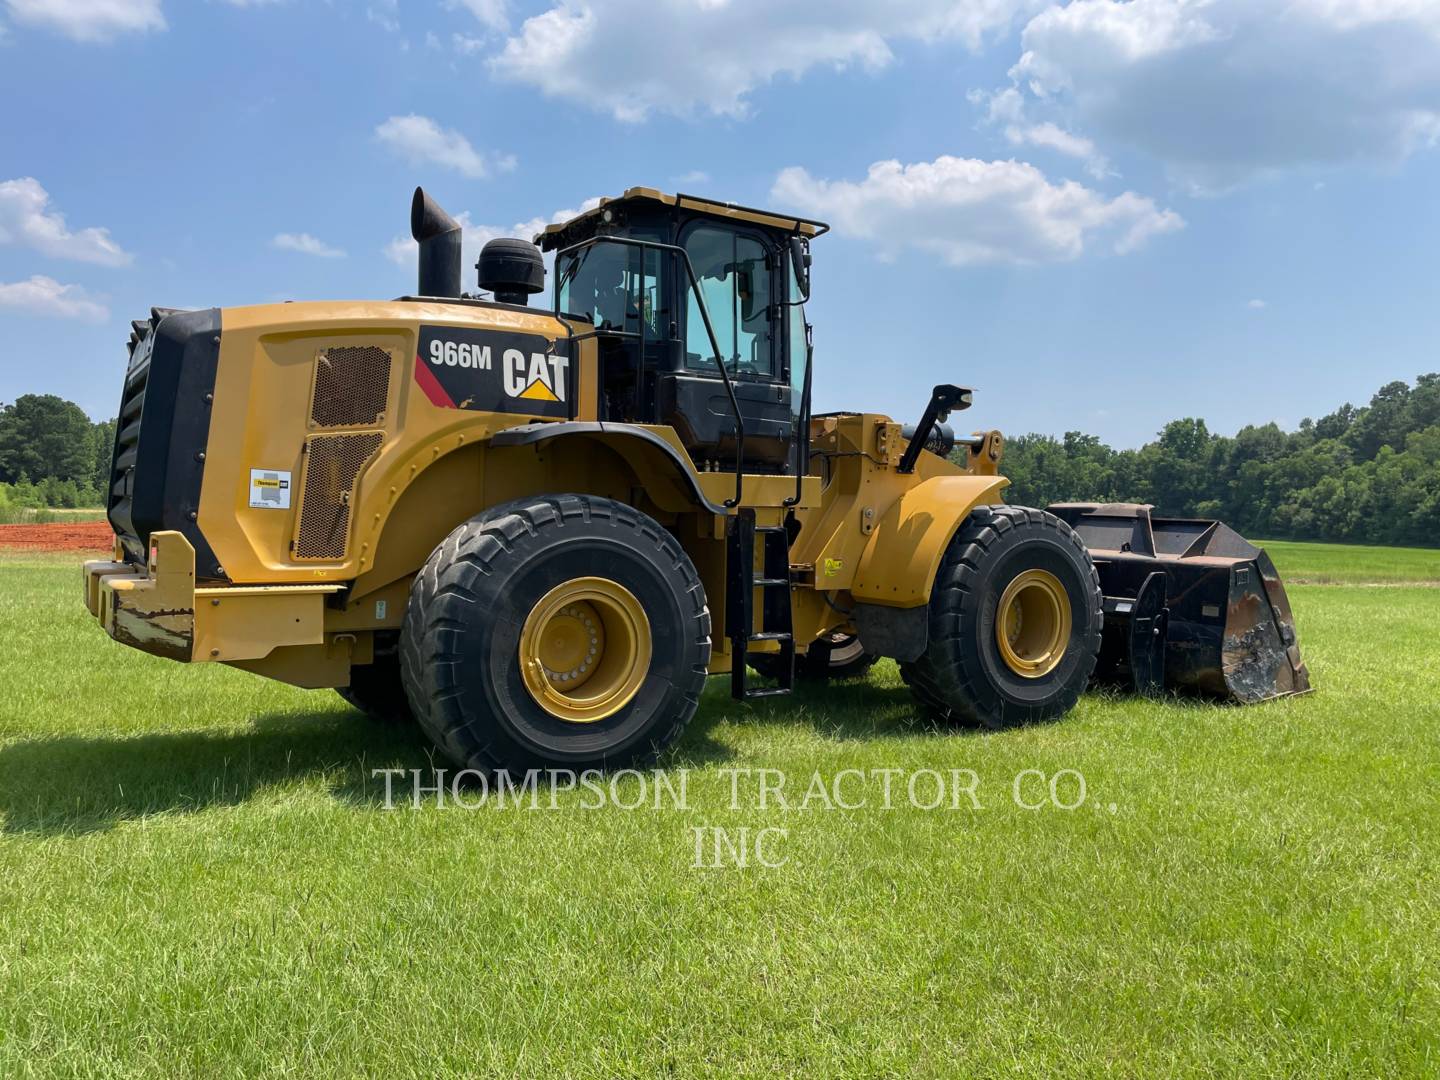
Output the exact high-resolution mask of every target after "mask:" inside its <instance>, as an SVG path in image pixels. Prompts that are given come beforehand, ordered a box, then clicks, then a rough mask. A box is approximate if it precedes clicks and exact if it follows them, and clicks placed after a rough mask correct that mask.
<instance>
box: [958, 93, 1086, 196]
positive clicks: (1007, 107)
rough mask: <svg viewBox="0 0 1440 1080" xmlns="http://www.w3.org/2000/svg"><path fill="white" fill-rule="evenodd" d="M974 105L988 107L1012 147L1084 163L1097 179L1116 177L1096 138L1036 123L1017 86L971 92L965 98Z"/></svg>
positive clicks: (1048, 123) (989, 118)
mask: <svg viewBox="0 0 1440 1080" xmlns="http://www.w3.org/2000/svg"><path fill="white" fill-rule="evenodd" d="M966 96H967V97H968V98H969V100H970V102H971V103H972V104H976V105H980V104H984V105H987V106H988V111H987V116H986V120H987V121H988V122H989V123H991V124H996V125H999V126H1000V127H1001V128H1002V129H1003V130H1004V132H1005V139H1006V141H1007V142H1009V143H1010V145H1011V146H1038V147H1042V148H1044V149H1048V150H1054V151H1055V152H1056V153H1060V154H1064V155H1065V156H1067V157H1073V158H1078V159H1080V160H1081V161H1083V162H1084V163H1085V171H1086V172H1088V173H1089V174H1090V175H1091V176H1093V177H1095V178H1096V179H1099V180H1103V179H1104V178H1105V177H1107V176H1114V175H1115V173H1114V172H1113V171H1112V170H1111V168H1110V162H1109V160H1108V159H1107V158H1106V157H1105V155H1104V154H1102V153H1100V151H1099V149H1098V148H1097V147H1096V146H1095V142H1094V140H1093V139H1087V138H1085V137H1084V136H1083V135H1076V134H1075V133H1074V132H1071V131H1066V130H1065V129H1064V128H1062V127H1060V126H1059V125H1058V124H1056V123H1054V122H1053V121H1050V120H1044V121H1040V122H1039V123H1036V122H1034V121H1032V120H1031V119H1029V117H1028V115H1027V110H1026V103H1025V97H1024V95H1023V94H1021V93H1020V91H1019V90H1017V89H1016V88H1015V87H1013V86H1012V87H1009V88H1008V89H1005V90H999V91H996V92H995V93H993V94H986V93H984V92H983V91H980V90H972V91H970V93H969V94H968V95H966Z"/></svg>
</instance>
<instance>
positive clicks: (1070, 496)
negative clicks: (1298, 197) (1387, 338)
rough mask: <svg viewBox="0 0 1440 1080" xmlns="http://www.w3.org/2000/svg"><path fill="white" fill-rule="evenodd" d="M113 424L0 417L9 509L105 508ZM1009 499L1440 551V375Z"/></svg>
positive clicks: (1082, 460)
mask: <svg viewBox="0 0 1440 1080" xmlns="http://www.w3.org/2000/svg"><path fill="white" fill-rule="evenodd" d="M114 442H115V421H113V420H106V421H102V422H100V423H94V422H92V421H91V420H90V418H89V417H88V416H86V415H85V412H84V410H82V409H81V408H80V406H78V405H76V404H75V403H74V402H71V401H66V400H65V399H63V398H59V397H56V396H55V395H53V394H26V395H24V396H22V397H19V398H16V399H15V401H14V402H12V403H11V404H8V405H4V406H0V507H3V506H5V505H10V506H19V507H77V506H103V505H104V504H105V493H106V489H107V487H108V485H109V478H110V454H111V450H112V447H113V445H114ZM1002 466H1003V467H1002V470H1001V471H1002V472H1004V474H1005V475H1006V476H1008V477H1009V478H1010V479H1011V481H1012V484H1011V487H1010V488H1009V489H1008V490H1007V492H1006V496H1007V498H1009V499H1010V501H1011V502H1015V503H1019V504H1022V505H1026V506H1045V505H1047V504H1049V503H1052V502H1080V501H1084V502H1090V501H1094V502H1148V503H1153V504H1154V505H1155V509H1156V512H1157V513H1158V514H1162V515H1173V516H1180V517H1205V518H1220V519H1221V520H1223V521H1226V522H1228V523H1229V524H1230V525H1232V526H1234V527H1235V528H1236V529H1239V530H1240V531H1241V532H1242V533H1245V534H1247V535H1250V536H1258V537H1269V538H1275V539H1295V540H1338V541H1345V542H1349V543H1363V544H1412V545H1420V546H1440V374H1429V375H1421V376H1420V377H1419V378H1418V379H1417V380H1416V381H1415V385H1414V386H1411V385H1409V384H1408V383H1404V382H1392V383H1388V384H1387V385H1385V386H1383V387H1381V388H1380V390H1379V391H1378V392H1377V393H1376V394H1375V396H1374V397H1372V398H1371V399H1370V404H1369V405H1366V406H1362V407H1359V408H1357V407H1355V406H1354V405H1350V404H1345V405H1342V406H1341V407H1340V408H1339V409H1336V410H1335V411H1334V412H1332V413H1330V414H1329V415H1328V416H1324V417H1322V418H1321V419H1319V420H1311V419H1308V418H1307V419H1305V420H1302V421H1301V422H1300V426H1299V428H1298V429H1297V430H1295V431H1290V432H1286V431H1282V430H1281V429H1280V428H1279V426H1278V425H1276V424H1265V425H1263V426H1259V427H1256V426H1253V425H1252V426H1249V427H1245V428H1242V429H1241V430H1240V431H1239V432H1238V433H1236V434H1235V435H1234V436H1233V437H1229V436H1224V435H1216V434H1213V433H1212V432H1211V431H1210V430H1209V429H1208V428H1207V427H1206V426H1205V421H1203V420H1197V419H1193V418H1187V419H1183V420H1172V421H1171V422H1170V423H1168V424H1166V425H1165V429H1164V430H1163V431H1161V432H1160V433H1159V436H1158V438H1156V439H1155V441H1153V442H1149V443H1146V444H1145V445H1144V446H1142V447H1141V448H1140V449H1138V450H1114V449H1112V448H1110V447H1109V446H1107V445H1105V444H1104V443H1102V442H1101V441H1100V440H1099V439H1098V438H1096V437H1095V436H1094V435H1085V434H1082V433H1081V432H1078V431H1067V432H1066V433H1065V434H1064V436H1063V437H1061V438H1055V437H1054V436H1051V435H1036V434H1030V435H1021V436H1019V437H1017V438H1013V439H1011V440H1009V442H1008V443H1007V444H1006V447H1005V458H1004V461H1003V463H1002Z"/></svg>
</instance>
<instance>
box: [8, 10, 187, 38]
mask: <svg viewBox="0 0 1440 1080" xmlns="http://www.w3.org/2000/svg"><path fill="white" fill-rule="evenodd" d="M4 2H5V9H6V10H7V11H8V12H9V13H10V17H11V18H12V19H14V20H15V21H16V22H17V23H21V24H23V25H29V26H40V27H44V28H45V29H48V30H56V31H58V32H60V33H62V34H64V35H65V36H66V37H69V38H73V39H74V40H75V41H86V42H93V41H109V40H110V39H111V38H113V37H115V36H116V35H117V34H125V33H136V32H143V31H147V30H164V29H165V16H164V15H163V14H162V13H161V11H160V0H4Z"/></svg>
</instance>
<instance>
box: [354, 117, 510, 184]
mask: <svg viewBox="0 0 1440 1080" xmlns="http://www.w3.org/2000/svg"><path fill="white" fill-rule="evenodd" d="M375 137H376V138H378V139H379V140H380V141H381V142H382V143H384V144H385V145H386V146H388V147H390V149H392V150H394V151H395V152H396V153H397V154H399V155H400V156H401V157H404V158H406V159H407V160H408V161H410V162H411V163H412V164H415V165H419V164H429V165H439V166H441V167H443V168H446V169H453V170H455V171H456V172H458V173H460V174H461V175H462V176H468V177H470V178H471V179H475V180H478V179H483V178H484V177H486V176H489V175H490V172H491V170H492V169H493V170H496V171H499V172H508V171H509V170H511V169H513V168H514V167H515V158H514V157H513V156H511V155H508V154H507V155H501V156H498V157H493V158H491V157H486V156H485V155H484V154H481V153H480V151H478V150H476V149H475V147H473V146H471V145H470V140H469V139H467V138H466V137H465V136H464V135H461V134H460V133H459V132H458V131H451V130H449V129H447V128H442V127H441V126H440V125H439V124H437V123H435V121H434V120H431V119H430V118H429V117H428V116H416V115H415V114H414V113H411V114H410V115H408V116H392V117H390V119H389V120H386V121H385V122H384V123H383V124H381V125H380V126H379V127H377V128H376V129H375Z"/></svg>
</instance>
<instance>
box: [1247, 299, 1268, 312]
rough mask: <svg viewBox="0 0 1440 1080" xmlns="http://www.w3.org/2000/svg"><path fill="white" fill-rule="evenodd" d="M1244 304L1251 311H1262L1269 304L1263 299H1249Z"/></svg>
mask: <svg viewBox="0 0 1440 1080" xmlns="http://www.w3.org/2000/svg"><path fill="white" fill-rule="evenodd" d="M1245 306H1246V307H1248V308H1249V309H1250V310H1251V311H1264V310H1265V309H1266V308H1267V307H1269V306H1270V305H1269V304H1267V303H1266V302H1265V301H1264V300H1251V301H1250V302H1249V303H1248V304H1246V305H1245Z"/></svg>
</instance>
